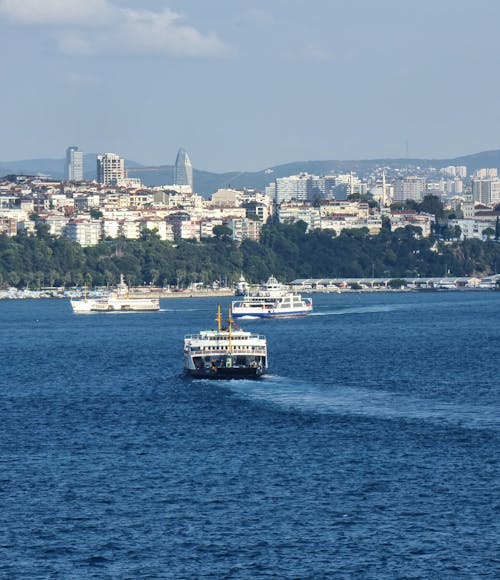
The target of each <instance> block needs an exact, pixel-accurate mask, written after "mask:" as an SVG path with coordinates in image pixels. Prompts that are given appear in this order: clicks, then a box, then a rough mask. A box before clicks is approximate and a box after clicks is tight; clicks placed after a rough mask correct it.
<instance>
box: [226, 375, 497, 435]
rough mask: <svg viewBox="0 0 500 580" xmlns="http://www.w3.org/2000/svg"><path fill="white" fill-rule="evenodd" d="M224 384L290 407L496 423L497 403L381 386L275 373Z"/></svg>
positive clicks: (240, 393) (485, 424)
mask: <svg viewBox="0 0 500 580" xmlns="http://www.w3.org/2000/svg"><path fill="white" fill-rule="evenodd" d="M226 385H227V386H228V387H229V388H230V389H231V391H232V392H233V393H235V394H236V395H237V396H238V397H240V398H242V399H247V400H251V401H259V402H263V403H268V404H271V405H276V406H278V407H280V408H282V409H285V410H290V411H299V412H300V411H302V412H304V413H318V414H331V415H352V416H360V417H372V418H379V419H409V420H412V419H413V420H421V421H428V422H432V423H436V424H449V425H453V426H460V427H466V428H470V429H477V428H498V427H499V426H500V408H498V406H496V407H495V406H484V405H482V406H480V405H473V404H470V405H468V404H460V403H448V402H445V401H440V400H436V399H424V398H418V397H413V396H411V395H407V394H403V393H394V392H391V391H387V390H384V389H373V388H363V387H349V386H341V385H338V386H337V385H327V386H319V385H315V384H307V383H304V382H301V381H296V380H293V379H290V378H287V377H280V376H276V375H266V376H265V377H264V378H263V379H261V380H260V381H258V382H255V381H227V383H226Z"/></svg>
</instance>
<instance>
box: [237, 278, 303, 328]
mask: <svg viewBox="0 0 500 580" xmlns="http://www.w3.org/2000/svg"><path fill="white" fill-rule="evenodd" d="M312 309H313V304H312V299H311V298H302V296H301V295H300V294H297V293H295V292H292V291H291V290H290V289H289V288H288V286H286V285H285V284H280V283H279V282H278V280H276V278H275V277H274V276H271V277H270V278H269V279H268V281H267V282H266V283H265V284H262V285H261V286H260V287H259V288H258V289H257V290H256V291H255V292H249V293H248V294H247V295H246V296H245V297H244V298H243V299H242V300H234V301H233V302H232V313H233V317H234V318H241V317H242V316H245V317H247V316H250V317H254V316H255V317H258V318H277V317H280V316H281V317H283V316H302V315H304V314H309V313H311V312H312Z"/></svg>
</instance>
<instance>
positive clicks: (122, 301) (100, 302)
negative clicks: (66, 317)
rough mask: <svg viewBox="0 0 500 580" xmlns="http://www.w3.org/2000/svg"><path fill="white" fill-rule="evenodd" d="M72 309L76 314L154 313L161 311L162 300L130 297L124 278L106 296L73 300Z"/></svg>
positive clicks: (121, 277)
mask: <svg viewBox="0 0 500 580" xmlns="http://www.w3.org/2000/svg"><path fill="white" fill-rule="evenodd" d="M71 308H72V309H73V312H74V313H75V314H87V313H92V312H154V311H158V310H160V299H159V298H152V297H140V296H137V297H136V296H130V294H129V288H128V286H127V284H126V283H125V281H124V279H123V276H120V284H118V286H117V287H116V289H114V290H112V291H111V292H109V293H108V294H106V295H105V296H100V297H98V298H89V297H87V296H86V295H84V296H83V298H77V299H71Z"/></svg>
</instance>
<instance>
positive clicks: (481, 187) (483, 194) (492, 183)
mask: <svg viewBox="0 0 500 580" xmlns="http://www.w3.org/2000/svg"><path fill="white" fill-rule="evenodd" d="M472 198H473V200H474V201H475V202H479V203H484V204H487V205H488V204H497V203H499V202H500V179H477V178H473V179H472Z"/></svg>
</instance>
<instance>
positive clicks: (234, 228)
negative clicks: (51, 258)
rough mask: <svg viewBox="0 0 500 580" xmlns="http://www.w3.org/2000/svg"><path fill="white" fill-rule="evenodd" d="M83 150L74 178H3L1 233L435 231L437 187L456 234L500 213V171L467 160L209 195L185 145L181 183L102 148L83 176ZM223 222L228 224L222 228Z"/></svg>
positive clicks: (179, 162) (169, 236)
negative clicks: (290, 227) (151, 180)
mask: <svg viewBox="0 0 500 580" xmlns="http://www.w3.org/2000/svg"><path fill="white" fill-rule="evenodd" d="M83 164H84V156H83V152H82V151H80V150H79V148H78V147H76V146H71V147H68V149H67V151H66V179H65V180H62V181H56V180H52V179H49V178H44V177H37V176H24V175H12V176H6V177H5V178H3V179H2V180H0V234H4V235H8V236H14V235H16V234H18V233H19V232H25V233H28V234H32V233H34V232H35V229H36V226H37V224H40V223H43V224H45V226H46V228H47V230H48V232H49V233H50V234H52V235H54V236H66V237H68V238H70V239H71V240H74V241H75V242H78V243H79V244H81V245H82V246H93V245H96V244H98V243H99V242H100V241H101V240H103V239H115V238H119V237H124V238H128V239H138V238H140V237H141V236H142V235H143V234H144V232H145V231H148V230H149V231H155V232H156V234H157V235H158V236H159V237H160V239H162V240H168V241H176V240H179V239H195V240H201V239H203V238H207V237H211V236H216V235H227V236H231V237H232V239H233V240H235V241H241V240H244V239H251V240H255V241H258V240H259V238H260V233H261V229H262V226H263V224H265V223H267V222H268V221H270V220H272V221H274V222H278V223H294V222H297V221H299V220H301V221H303V222H305V224H307V227H308V229H309V230H314V229H322V230H330V231H332V230H333V231H334V232H335V233H336V234H337V235H338V234H340V233H341V232H342V231H343V230H346V229H359V228H366V229H367V230H368V232H369V233H370V234H377V233H379V232H380V231H381V229H382V227H383V223H384V221H385V222H386V223H389V224H390V226H391V229H393V230H394V229H396V228H399V227H405V226H408V225H411V226H417V227H419V228H420V229H421V232H422V234H421V235H422V236H429V235H430V234H431V232H432V228H433V224H434V222H435V219H436V218H435V215H434V214H432V213H426V212H424V211H421V209H419V208H415V207H411V204H409V203H408V202H409V201H410V200H412V201H414V202H417V203H420V202H422V201H423V200H424V198H425V197H426V196H428V195H433V196H436V197H438V198H439V199H440V200H441V201H442V202H443V204H444V206H445V207H446V208H447V209H448V210H449V212H448V213H449V216H448V217H449V220H448V225H449V226H451V227H453V228H454V229H453V231H454V232H455V237H457V238H458V237H460V238H462V239H463V238H481V239H485V238H487V237H490V236H491V232H492V230H494V229H495V226H496V222H497V218H498V216H499V215H500V212H499V211H498V210H499V209H500V178H499V177H498V174H497V170H496V169H488V168H486V169H480V170H478V171H476V172H474V173H473V174H472V175H470V176H468V174H467V169H466V167H463V166H450V167H445V168H443V169H440V170H436V169H431V170H429V169H426V170H421V169H419V168H412V169H411V170H409V169H406V170H401V169H399V170H396V169H394V168H390V167H380V168H378V169H376V170H375V171H373V172H372V173H371V174H370V175H366V176H363V178H361V177H359V176H357V175H356V174H354V173H352V172H351V173H348V174H334V175H325V176H317V175H310V174H307V173H301V174H299V175H291V176H287V177H277V178H276V179H274V181H273V182H272V183H270V184H269V185H268V186H267V187H266V188H265V191H257V190H254V189H251V190H250V189H231V188H226V189H218V190H217V191H215V192H214V193H213V194H212V195H211V197H210V198H209V199H207V198H205V197H203V196H201V195H198V194H197V193H196V191H195V186H194V183H193V167H192V164H191V161H190V159H189V156H188V154H187V152H186V151H185V150H184V149H180V150H179V153H178V155H177V159H176V162H175V168H174V183H172V184H165V185H163V186H158V187H146V186H144V185H143V184H142V183H141V181H140V180H139V179H137V178H129V177H128V175H127V169H126V167H125V161H124V159H123V158H121V157H120V156H119V155H117V154H115V153H104V154H100V155H98V156H97V167H96V174H97V180H92V181H89V180H85V179H84V167H83ZM217 226H223V227H222V228H221V227H219V228H217Z"/></svg>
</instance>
